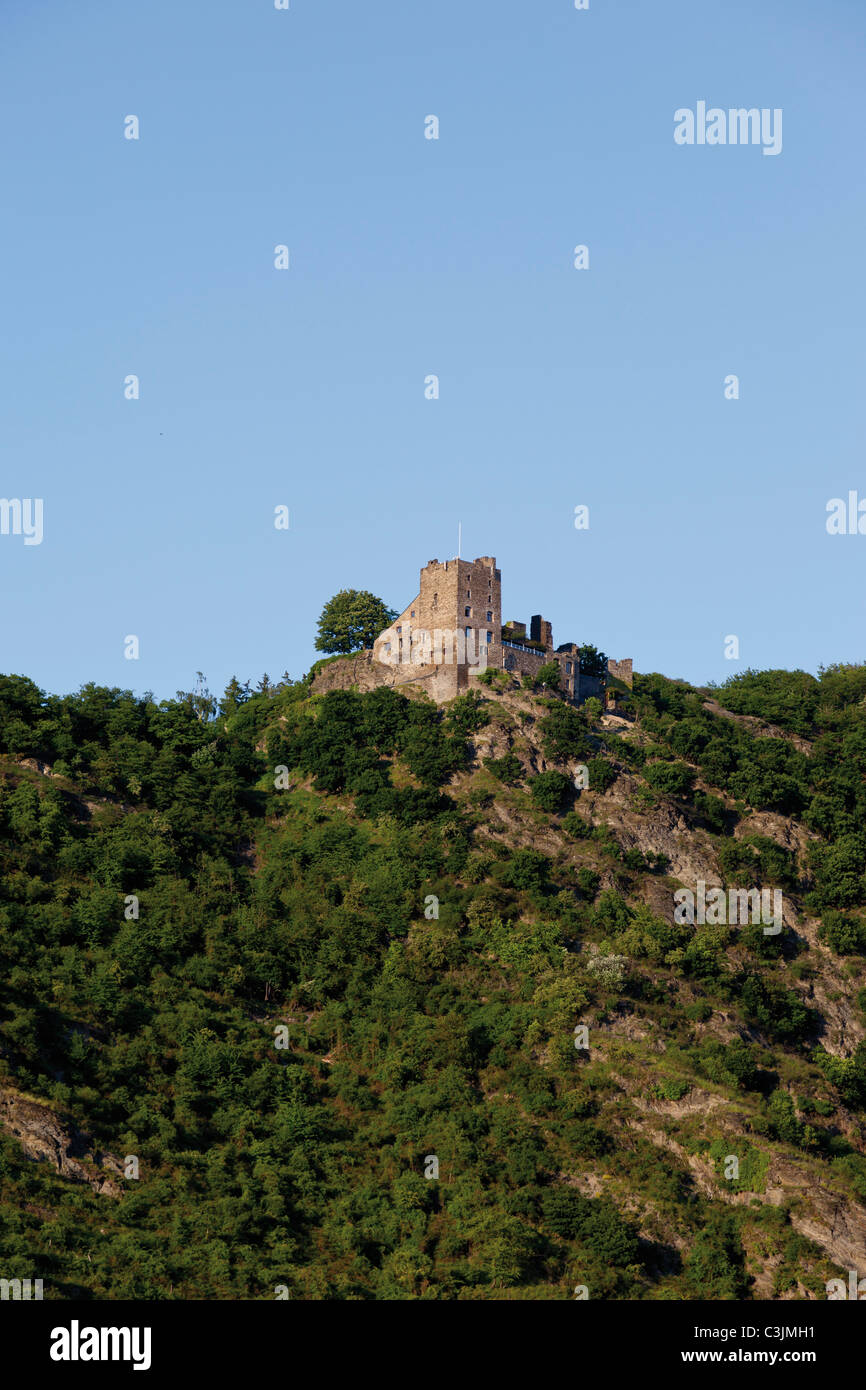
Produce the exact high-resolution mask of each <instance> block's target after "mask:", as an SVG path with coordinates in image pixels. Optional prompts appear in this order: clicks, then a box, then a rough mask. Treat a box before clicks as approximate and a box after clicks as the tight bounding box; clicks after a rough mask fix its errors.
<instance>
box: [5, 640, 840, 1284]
mask: <svg viewBox="0 0 866 1390" xmlns="http://www.w3.org/2000/svg"><path fill="white" fill-rule="evenodd" d="M322 669H323V667H322V666H321V665H320V666H319V668H318V671H317V670H316V669H314V671H313V672H311V673H310V675H309V676H308V677H307V678H305V679H304V680H302V681H299V682H296V683H292V682H290V681H288V680H286V681H284V682H283V683H281V685H280V686H278V687H272V686H270V683H269V682H267V681H265V682H263V689H261V690H260V691H259V692H251V691H249V689H248V688H244V689H242V688H241V687H240V686H239V685H238V684H237V682H233V683H232V685H231V686H230V687H229V689H228V690H227V692H226V695H225V697H224V698H223V700H222V702H221V704H220V707H219V709H216V708H215V707H214V705H213V704H212V703H211V702H210V701H209V700H208V699H207V698H205V697H204V696H202V695H201V694H200V693H199V694H197V695H181V696H179V697H178V699H176V700H174V701H163V702H162V703H161V704H156V703H155V702H154V701H153V700H152V699H150V698H149V697H142V698H139V697H136V696H134V695H132V694H131V693H129V692H124V691H121V690H107V689H103V688H100V687H95V686H87V687H85V688H84V689H83V690H82V691H80V692H79V693H78V694H76V695H72V696H66V697H54V696H45V695H44V694H43V693H42V692H40V691H39V690H38V689H37V688H36V686H34V685H33V684H32V682H30V681H28V680H27V679H26V678H24V677H16V676H8V677H0V843H2V848H0V961H2V979H3V986H2V1008H0V1173H2V1180H3V1198H2V1202H0V1249H2V1253H3V1272H4V1275H5V1276H6V1277H10V1278H11V1277H16V1276H17V1277H21V1278H29V1277H34V1278H42V1279H43V1280H44V1282H45V1288H46V1297H55V1298H69V1297H77V1298H105V1299H112V1298H130V1297H133V1298H166V1297H173V1298H185V1299H202V1298H207V1299H214V1298H229V1299H232V1298H264V1299H269V1298H273V1297H274V1290H275V1289H276V1288H278V1287H281V1286H282V1287H284V1288H285V1289H286V1290H287V1291H288V1293H289V1295H290V1296H291V1297H292V1298H306V1299H310V1298H312V1299H320V1298H337V1299H340V1298H353V1299H364V1298H368V1299H385V1298H418V1297H421V1298H448V1299H452V1298H457V1299H466V1298H481V1299H502V1298H521V1299H522V1298H529V1299H542V1300H547V1299H570V1298H573V1297H574V1289H575V1287H576V1286H579V1285H582V1286H585V1287H586V1289H587V1291H588V1294H589V1297H591V1298H601V1299H697V1298H722V1299H749V1298H779V1299H792V1298H793V1299H802V1298H824V1297H826V1292H825V1284H826V1281H827V1280H828V1279H829V1278H832V1277H843V1278H845V1277H847V1270H848V1269H849V1268H856V1269H858V1270H859V1272H860V1273H861V1274H862V1273H866V1147H864V1136H866V1042H864V1039H866V1013H864V1009H866V990H864V988H863V980H862V975H863V966H864V961H866V921H864V905H866V834H864V832H863V830H862V826H863V823H864V816H863V812H864V800H866V781H864V773H866V667H863V666H847V667H834V668H831V669H829V670H827V671H824V672H822V673H821V674H820V676H819V677H817V678H816V677H812V676H810V675H808V674H807V673H804V672H781V671H775V672H763V673H759V672H751V671H749V672H745V673H744V674H742V675H740V676H738V677H735V678H734V679H733V680H732V681H729V682H727V683H726V684H725V685H724V686H722V687H719V688H712V689H711V688H706V689H696V688H694V687H692V686H690V685H688V684H686V683H685V682H682V681H675V680H670V679H667V678H665V677H664V676H661V675H639V674H635V676H634V686H633V689H632V690H631V691H627V690H623V692H622V700H621V702H620V705H619V711H620V712H619V713H618V714H616V715H612V714H603V713H602V711H601V705H600V702H597V701H596V702H593V701H588V702H587V704H586V705H585V706H583V707H582V708H580V709H578V708H576V707H575V706H574V705H573V704H572V703H570V702H569V701H568V700H566V699H563V698H561V697H559V696H557V695H555V694H550V693H547V692H543V693H539V691H538V690H536V689H532V688H524V686H521V685H520V684H519V682H518V681H517V679H516V678H508V677H506V676H505V674H504V673H496V674H494V673H493V672H491V673H490V678H489V680H488V681H486V682H476V688H474V689H473V690H472V691H471V692H470V693H467V694H461V695H458V696H457V697H456V698H454V699H452V700H450V701H447V702H445V703H443V704H440V705H436V704H434V703H433V702H432V701H431V700H430V699H429V698H427V697H426V696H425V695H424V694H423V692H420V691H418V690H412V691H410V692H409V693H408V694H407V693H402V692H400V691H397V690H394V689H389V688H387V687H383V686H380V687H378V688H375V689H372V690H367V691H363V692H359V691H356V690H347V689H334V690H324V691H321V692H319V691H317V688H316V685H317V675H318V674H319V673H320V672H321V670H322ZM324 669H327V668H326V667H325V668H324ZM576 781H577V783H578V786H576V785H575V782H576ZM699 882H704V883H706V884H708V885H716V884H717V885H721V886H724V887H731V886H734V887H741V888H752V887H756V888H761V887H772V888H774V889H781V891H782V893H783V901H784V912H783V919H784V920H783V927H782V930H781V931H779V932H778V933H777V934H767V933H765V932H764V930H763V929H762V927H761V925H759V924H749V925H724V924H713V923H705V924H690V923H688V922H682V921H678V920H677V913H676V911H675V896H674V895H675V893H676V892H677V891H678V890H679V889H682V888H683V887H686V888H694V886H695V885H696V884H697V883H699ZM582 1030H585V1032H583V1031H582ZM576 1044H577V1045H576ZM133 1159H134V1160H135V1163H134V1164H133V1163H130V1160H133ZM732 1160H733V1161H732ZM136 1170H137V1172H138V1176H137V1177H135V1176H130V1174H131V1173H133V1172H135V1171H136Z"/></svg>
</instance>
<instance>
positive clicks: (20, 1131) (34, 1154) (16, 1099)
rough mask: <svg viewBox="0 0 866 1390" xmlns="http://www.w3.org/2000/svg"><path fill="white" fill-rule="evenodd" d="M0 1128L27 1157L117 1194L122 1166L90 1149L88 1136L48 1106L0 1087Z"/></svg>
mask: <svg viewBox="0 0 866 1390" xmlns="http://www.w3.org/2000/svg"><path fill="white" fill-rule="evenodd" d="M0 1128H2V1129H4V1130H6V1132H7V1134H11V1135H12V1137H13V1138H14V1139H17V1140H18V1142H19V1144H20V1145H21V1147H22V1149H23V1150H24V1152H25V1154H26V1155H27V1157H28V1158H32V1159H33V1160H34V1161H35V1162H37V1163H39V1162H41V1163H50V1164H51V1165H52V1167H53V1168H55V1169H56V1171H57V1172H58V1173H59V1174H60V1175H61V1177H64V1178H70V1179H71V1180H72V1181H73V1182H85V1183H87V1184H88V1186H89V1187H91V1188H92V1189H93V1191H94V1192H98V1193H100V1194H101V1195H102V1196H106V1197H119V1196H120V1193H121V1185H120V1183H119V1182H117V1181H115V1179H122V1178H123V1167H122V1165H121V1163H120V1160H119V1159H117V1158H115V1157H114V1155H113V1154H107V1153H100V1152H98V1151H92V1149H91V1146H90V1143H89V1141H88V1139H87V1137H86V1136H85V1135H83V1134H81V1133H80V1132H79V1131H78V1130H76V1129H75V1127H74V1126H73V1125H72V1124H71V1123H70V1122H68V1121H65V1120H63V1119H61V1117H60V1116H59V1115H57V1114H56V1113H55V1111H54V1110H52V1109H51V1108H50V1107H49V1106H47V1105H44V1104H42V1103H41V1102H40V1101H35V1100H31V1099H30V1097H29V1096H24V1095H22V1094H21V1093H20V1092H19V1091H13V1090H10V1089H8V1088H7V1087H3V1088H0Z"/></svg>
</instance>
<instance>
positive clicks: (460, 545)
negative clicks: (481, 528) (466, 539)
mask: <svg viewBox="0 0 866 1390" xmlns="http://www.w3.org/2000/svg"><path fill="white" fill-rule="evenodd" d="M462 549H463V522H462V521H458V523H457V559H458V560H459V559H460V554H461V551H462Z"/></svg>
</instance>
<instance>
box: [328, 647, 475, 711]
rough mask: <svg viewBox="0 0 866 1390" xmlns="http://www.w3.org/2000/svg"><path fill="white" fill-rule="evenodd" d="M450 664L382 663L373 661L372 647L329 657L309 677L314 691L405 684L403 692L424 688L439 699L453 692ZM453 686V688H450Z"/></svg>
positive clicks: (450, 695) (393, 687) (452, 676)
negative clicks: (311, 677)
mask: <svg viewBox="0 0 866 1390" xmlns="http://www.w3.org/2000/svg"><path fill="white" fill-rule="evenodd" d="M454 670H455V668H454V667H453V666H444V665H441V666H435V665H431V666H414V665H409V664H406V665H404V666H386V665H385V664H384V662H381V661H376V659H375V658H374V656H373V652H372V650H370V651H363V652H356V653H355V655H354V656H344V657H341V658H340V659H339V661H329V662H328V664H327V665H326V666H322V667H321V668H320V670H318V671H317V672H316V674H315V676H314V677H313V683H312V687H311V689H312V691H313V694H314V695H324V694H325V692H326V691H328V690H351V689H352V688H353V687H355V688H357V689H358V690H360V691H366V690H375V689H376V688H377V687H378V686H380V685H386V686H390V687H391V688H392V689H394V690H396V689H398V688H400V687H406V688H405V689H404V692H403V693H404V694H407V695H408V694H409V693H410V691H411V690H424V691H426V692H427V694H428V695H429V696H430V698H431V699H433V700H436V701H437V702H441V701H443V700H449V699H453V697H454V696H455V695H456V694H457V689H456V686H454ZM452 687H454V688H452Z"/></svg>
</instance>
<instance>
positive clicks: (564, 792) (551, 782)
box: [529, 772, 571, 813]
mask: <svg viewBox="0 0 866 1390" xmlns="http://www.w3.org/2000/svg"><path fill="white" fill-rule="evenodd" d="M570 789H571V783H570V782H569V780H568V778H567V777H566V776H565V774H564V773H563V772H540V773H539V774H538V776H537V777H533V778H532V779H531V781H530V783H529V790H530V792H531V794H532V799H533V801H534V802H535V804H536V806H540V807H541V809H542V811H550V812H551V813H553V812H555V811H559V810H560V809H561V808H562V805H563V803H564V801H565V799H566V797H567V796H568V793H569V791H570Z"/></svg>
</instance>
